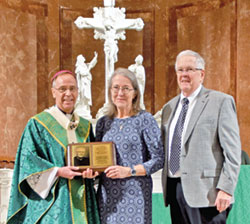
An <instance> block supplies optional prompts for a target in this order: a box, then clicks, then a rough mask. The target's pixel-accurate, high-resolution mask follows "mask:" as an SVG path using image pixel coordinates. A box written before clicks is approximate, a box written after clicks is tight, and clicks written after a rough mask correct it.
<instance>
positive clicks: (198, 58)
mask: <svg viewBox="0 0 250 224" xmlns="http://www.w3.org/2000/svg"><path fill="white" fill-rule="evenodd" d="M182 56H193V57H195V58H196V68H197V69H201V70H205V61H204V59H203V58H202V57H201V56H200V55H199V54H198V53H197V52H195V51H192V50H184V51H181V52H180V53H179V54H178V55H177V57H176V60H175V71H177V61H178V59H179V58H180V57H182Z"/></svg>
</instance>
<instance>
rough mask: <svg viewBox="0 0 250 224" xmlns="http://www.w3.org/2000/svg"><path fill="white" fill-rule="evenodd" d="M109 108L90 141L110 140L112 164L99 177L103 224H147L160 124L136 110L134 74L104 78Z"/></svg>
mask: <svg viewBox="0 0 250 224" xmlns="http://www.w3.org/2000/svg"><path fill="white" fill-rule="evenodd" d="M108 88H109V91H108V97H109V109H108V111H107V114H106V116H104V117H102V118H100V119H99V120H98V122H97V125H96V141H103V142H106V141H112V142H113V143H114V144H115V147H116V159H117V165H116V166H110V167H108V168H107V169H106V170H105V171H104V173H102V174H101V176H100V184H99V188H98V193H97V196H98V202H99V209H100V217H101V222H102V223H103V224H110V223H112V224H120V223H126V224H130V223H139V224H140V223H142V224H143V223H152V178H151V176H150V175H151V174H152V173H154V172H156V171H157V170H159V169H161V168H162V167H163V162H164V153H163V145H162V141H161V133H160V129H159V127H158V125H157V123H156V121H155V119H154V118H153V116H152V115H151V114H150V113H148V112H146V111H143V110H141V108H140V91H139V87H138V83H137V80H136V77H135V75H134V73H132V72H131V71H129V70H128V69H125V68H119V69H117V70H115V72H114V73H113V75H112V76H111V78H110V81H109V86H108Z"/></svg>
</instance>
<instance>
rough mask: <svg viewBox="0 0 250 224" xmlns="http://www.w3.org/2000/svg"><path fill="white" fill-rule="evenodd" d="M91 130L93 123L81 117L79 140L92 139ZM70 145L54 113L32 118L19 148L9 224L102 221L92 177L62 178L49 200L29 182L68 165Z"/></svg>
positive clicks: (67, 223)
mask: <svg viewBox="0 0 250 224" xmlns="http://www.w3.org/2000/svg"><path fill="white" fill-rule="evenodd" d="M91 131H92V130H91V124H90V123H89V122H88V121H87V120H85V119H83V118H80V120H79V124H78V126H77V128H76V130H75V133H76V138H77V141H78V142H88V141H90V132H91ZM67 144H68V140H67V132H66V129H65V128H63V127H62V126H61V125H60V124H59V123H58V122H57V120H56V119H55V118H54V117H53V116H52V115H51V114H50V113H48V112H42V113H40V114H38V115H36V116H35V117H33V118H31V119H30V120H29V122H28V124H27V126H26V127H25V130H24V132H23V135H22V137H21V140H20V143H19V146H18V150H17V155H16V162H15V168H14V173H13V180H12V188H11V197H10V203H9V210H8V218H7V223H8V224H10V223H13V224H18V223H20V224H21V223H22V224H33V223H42V224H57V223H58V224H71V223H72V224H86V223H88V224H99V223H100V221H99V214H98V208H97V202H96V195H95V190H94V186H93V185H94V184H93V180H92V179H83V178H81V177H76V178H74V179H73V180H68V179H65V178H61V177H59V178H58V179H57V180H56V182H55V183H54V184H53V186H52V187H51V189H50V191H49V194H48V196H47V197H46V198H45V199H42V198H41V197H40V196H39V195H38V194H37V193H36V192H34V191H33V190H32V189H31V187H30V185H29V184H28V183H27V181H26V179H27V178H28V177H31V176H32V175H38V174H41V173H43V172H46V171H48V170H50V169H52V168H54V167H63V166H65V155H66V147H67ZM38 176H39V175H38Z"/></svg>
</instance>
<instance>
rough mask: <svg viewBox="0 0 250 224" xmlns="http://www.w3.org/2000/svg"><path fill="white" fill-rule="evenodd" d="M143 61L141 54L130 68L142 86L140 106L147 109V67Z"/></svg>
mask: <svg viewBox="0 0 250 224" xmlns="http://www.w3.org/2000/svg"><path fill="white" fill-rule="evenodd" d="M142 62H143V57H142V56H141V55H140V54H139V55H138V56H137V57H136V58H135V64H132V65H130V66H129V67H128V69H129V70H130V71H132V72H133V73H134V74H135V76H136V78H137V81H138V85H139V88H140V94H141V100H140V106H141V108H142V109H145V105H144V97H143V95H144V90H145V82H146V76H145V69H144V67H143V65H142Z"/></svg>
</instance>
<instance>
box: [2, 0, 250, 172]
mask: <svg viewBox="0 0 250 224" xmlns="http://www.w3.org/2000/svg"><path fill="white" fill-rule="evenodd" d="M94 6H98V7H102V6H103V2H102V1H101V0H91V1H90V0H84V1H79V0H72V1H67V0H55V1H48V0H26V1H20V0H2V1H1V2H0V12H1V13H0V29H1V33H0V52H1V53H0V71H1V72H0V80H1V81H0V93H1V96H2V97H1V101H0V103H1V105H3V106H2V107H1V108H0V113H1V114H2V115H1V117H0V122H1V129H0V134H1V136H2V137H1V139H0V144H1V145H2V150H1V152H0V167H8V166H12V167H13V163H12V164H10V165H9V162H13V161H14V158H15V153H16V148H17V145H18V141H19V139H20V136H21V133H22V131H23V128H24V127H25V124H26V123H27V120H28V119H29V118H30V117H31V116H32V115H34V114H36V113H37V112H40V111H42V110H43V109H45V108H47V107H48V106H50V105H52V104H53V98H52V96H51V94H50V87H51V86H50V83H49V78H50V76H51V75H52V74H53V73H54V72H55V71H58V70H59V69H62V68H67V69H72V70H74V65H75V58H76V56H77V55H78V54H83V55H84V56H85V57H86V61H87V62H88V61H90V60H91V59H92V57H93V52H94V51H97V52H98V55H99V57H98V64H97V65H96V67H95V68H93V70H92V75H93V81H92V95H93V107H92V116H93V117H94V116H95V114H96V112H97V111H98V109H99V108H100V107H101V106H102V105H103V103H104V52H103V41H101V40H95V39H93V35H94V33H93V31H92V30H89V29H88V30H79V29H77V28H76V27H75V25H74V23H73V22H74V20H75V19H76V18H77V16H79V15H82V16H84V17H92V16H93V7H94ZM116 6H117V7H125V8H126V15H127V18H137V17H141V18H142V19H143V20H144V22H145V27H144V29H143V31H141V32H136V31H132V30H130V31H127V32H126V40H120V41H119V45H118V46H119V49H120V51H119V54H118V59H119V61H118V62H117V63H116V65H115V66H116V67H119V66H123V67H127V66H129V65H130V64H132V63H134V58H135V57H136V55H138V54H142V55H143V57H144V66H145V68H146V76H147V82H146V92H145V104H146V108H147V109H148V111H150V112H151V113H153V114H155V113H156V112H157V111H159V110H160V109H161V107H162V106H163V105H164V103H165V102H166V101H167V100H169V99H171V98H172V97H173V96H175V95H176V94H177V93H178V87H177V83H176V76H175V72H174V62H175V57H176V55H177V53H178V52H179V51H181V50H183V49H187V48H189V49H193V50H196V51H198V52H200V53H201V54H202V55H203V57H204V58H205V60H206V62H207V70H206V79H205V85H206V87H208V88H213V89H216V90H220V91H223V92H226V93H229V94H231V95H233V96H234V98H235V100H236V103H237V108H238V117H239V122H240V129H241V137H242V145H243V149H245V150H246V151H248V153H249V154H250V147H249V145H250V139H249V138H248V134H249V133H250V118H249V112H250V108H249V106H248V105H246V103H245V102H248V98H249V88H250V87H249V86H250V85H249V83H250V78H249V75H248V67H249V63H248V58H249V56H248V54H250V53H249V52H250V46H249V43H248V40H249V35H250V32H249V30H250V29H249V27H250V23H249V21H248V14H249V12H250V2H249V1H248V0H203V1H199V0H179V1H171V0H166V1H161V0H153V1H152V0H145V1H141V0H127V1H121V0H116Z"/></svg>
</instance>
